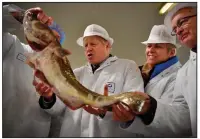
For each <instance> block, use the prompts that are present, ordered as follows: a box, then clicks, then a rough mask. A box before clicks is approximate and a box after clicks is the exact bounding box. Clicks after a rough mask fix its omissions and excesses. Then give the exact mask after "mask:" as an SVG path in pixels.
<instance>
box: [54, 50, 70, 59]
mask: <svg viewBox="0 0 200 139" xmlns="http://www.w3.org/2000/svg"><path fill="white" fill-rule="evenodd" d="M54 54H55V55H57V56H58V57H60V58H63V57H65V56H67V55H70V54H71V52H70V51H68V50H65V49H63V48H61V47H57V48H55V49H54Z"/></svg>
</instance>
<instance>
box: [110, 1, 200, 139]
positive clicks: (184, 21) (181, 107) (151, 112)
mask: <svg viewBox="0 0 200 139" xmlns="http://www.w3.org/2000/svg"><path fill="white" fill-rule="evenodd" d="M196 6H197V5H196V3H178V4H177V5H176V6H175V7H173V9H171V11H170V12H169V13H168V14H167V15H166V17H165V20H164V22H165V25H166V26H168V28H169V29H170V30H171V35H172V36H175V35H176V36H177V38H178V40H179V41H180V43H181V44H182V45H184V46H187V47H189V48H191V50H190V58H189V60H188V61H187V63H186V64H185V65H184V66H183V67H182V68H181V69H180V70H179V72H178V74H177V78H176V83H175V86H174V91H173V101H172V103H171V104H163V103H162V102H159V101H156V100H155V99H154V98H153V97H151V96H149V95H147V94H145V93H141V92H137V93H138V94H140V95H143V96H145V97H146V98H147V101H146V103H145V107H146V108H147V109H146V111H143V113H139V114H138V113H137V114H136V113H135V112H134V111H133V114H132V115H138V117H140V118H138V117H136V118H135V120H134V122H133V123H132V124H129V125H128V124H127V125H128V127H125V128H124V127H123V128H124V129H126V130H129V131H130V132H135V133H141V134H144V135H146V136H152V135H153V136H157V137H188V136H193V137H197V90H196V82H197V81H196V78H197V76H196V54H197V17H196V16H197V11H196V10H197V9H196ZM118 109H119V110H118V111H121V112H123V114H124V115H127V114H128V112H127V113H125V109H123V108H118ZM113 113H114V115H115V113H116V110H114V111H113ZM129 114H130V112H129ZM141 121H142V122H143V123H146V126H145V125H144V124H141Z"/></svg>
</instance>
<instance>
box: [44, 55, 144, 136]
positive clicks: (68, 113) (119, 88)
mask: <svg viewBox="0 0 200 139" xmlns="http://www.w3.org/2000/svg"><path fill="white" fill-rule="evenodd" d="M74 73H75V75H76V77H77V79H78V80H79V81H80V83H82V84H83V85H84V86H85V87H86V88H88V89H90V90H92V91H95V92H97V93H100V94H103V92H104V85H105V84H109V86H110V87H109V89H108V90H109V95H113V94H118V93H120V92H126V91H142V92H143V91H144V87H143V80H142V77H141V73H140V70H139V68H138V66H137V65H136V64H135V62H133V61H131V60H125V59H118V58H117V57H116V56H115V57H110V58H108V59H107V60H106V61H105V62H104V63H103V64H102V65H101V66H100V67H99V68H98V69H97V70H96V71H95V73H94V74H93V72H92V69H91V66H90V65H89V64H87V65H85V66H83V67H81V68H78V69H75V70H74ZM60 105H62V106H60ZM63 107H64V108H66V106H64V105H63V103H62V102H61V101H60V100H59V99H58V98H57V101H56V103H55V105H54V106H53V107H52V108H51V109H49V110H47V111H48V112H51V113H58V111H60V110H61V109H62V108H63ZM60 137H137V134H133V133H129V132H126V131H123V130H122V129H121V128H120V127H119V122H116V121H113V119H112V113H111V112H107V114H106V116H105V117H104V118H103V119H102V118H100V117H98V116H94V115H91V114H89V113H88V112H86V111H85V110H84V109H82V108H80V109H78V110H75V111H72V110H70V109H69V108H66V109H65V116H64V119H63V124H62V127H61V132H60Z"/></svg>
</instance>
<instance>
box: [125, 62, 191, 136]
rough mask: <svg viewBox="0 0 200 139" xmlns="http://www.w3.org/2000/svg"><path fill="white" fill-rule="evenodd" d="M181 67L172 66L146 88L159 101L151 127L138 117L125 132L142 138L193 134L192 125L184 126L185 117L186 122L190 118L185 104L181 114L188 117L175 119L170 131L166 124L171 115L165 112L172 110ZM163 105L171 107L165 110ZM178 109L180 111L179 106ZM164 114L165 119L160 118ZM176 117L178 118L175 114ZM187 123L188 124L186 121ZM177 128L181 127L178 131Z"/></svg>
mask: <svg viewBox="0 0 200 139" xmlns="http://www.w3.org/2000/svg"><path fill="white" fill-rule="evenodd" d="M180 67H181V64H180V63H179V62H177V63H175V64H174V65H172V66H170V67H169V68H167V69H165V70H164V71H163V72H161V73H160V74H158V75H157V76H155V77H154V78H152V79H151V80H150V81H149V82H148V84H147V85H146V87H145V92H146V93H147V94H149V95H150V96H152V97H153V98H155V99H156V100H157V110H156V114H155V117H154V121H153V122H152V123H151V124H150V125H147V126H146V125H144V124H143V122H142V121H141V119H140V118H138V117H136V119H135V120H134V121H133V123H132V124H131V125H130V126H129V127H128V128H125V130H128V131H130V132H133V133H138V134H141V136H140V137H184V136H189V135H190V134H191V129H190V123H189V124H188V126H187V127H185V126H183V125H184V124H185V123H184V122H182V121H181V120H183V119H184V117H185V119H184V120H187V119H188V118H189V117H188V116H189V115H188V108H187V104H185V103H184V105H183V109H182V111H181V106H182V105H180V111H181V112H182V113H181V114H184V113H185V114H186V116H184V115H183V116H182V117H183V119H182V118H180V120H179V119H178V118H176V117H173V121H172V122H173V123H169V127H170V129H168V128H167V127H165V124H166V125H167V123H168V122H170V121H168V120H169V119H168V120H166V119H167V118H171V117H170V116H171V115H169V114H168V113H167V112H166V113H165V111H167V110H168V109H169V110H170V107H171V104H172V101H173V95H174V94H173V90H174V85H175V82H176V77H177V72H178V70H179V69H180ZM163 105H164V106H165V105H166V107H167V106H169V108H168V109H167V108H163V107H164V106H163ZM177 105H178V104H177ZM165 109H166V110H165ZM177 109H179V107H178V106H177ZM175 110H176V109H172V110H171V113H172V114H173V112H174V111H175ZM162 114H163V117H160V116H162ZM181 114H180V115H181ZM180 115H177V116H180ZM167 116H169V117H167ZM174 116H176V113H175V112H174ZM165 117H166V119H165ZM160 123H162V124H163V125H160ZM186 123H188V122H187V121H186ZM174 124H175V126H174ZM176 124H177V125H176ZM173 126H174V127H173ZM176 126H177V127H179V126H180V127H179V128H177V129H176ZM161 128H163V129H161ZM165 128H166V129H165ZM184 128H185V130H183V132H180V131H181V130H182V129H184Z"/></svg>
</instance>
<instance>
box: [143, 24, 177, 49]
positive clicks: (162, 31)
mask: <svg viewBox="0 0 200 139" xmlns="http://www.w3.org/2000/svg"><path fill="white" fill-rule="evenodd" d="M141 43H142V44H145V45H147V44H149V43H171V44H173V45H175V46H176V47H177V48H179V47H180V46H179V45H176V37H175V36H171V34H170V33H169V31H168V29H167V27H166V26H165V25H154V26H153V28H152V29H151V33H150V35H149V38H148V40H147V41H144V42H141Z"/></svg>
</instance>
